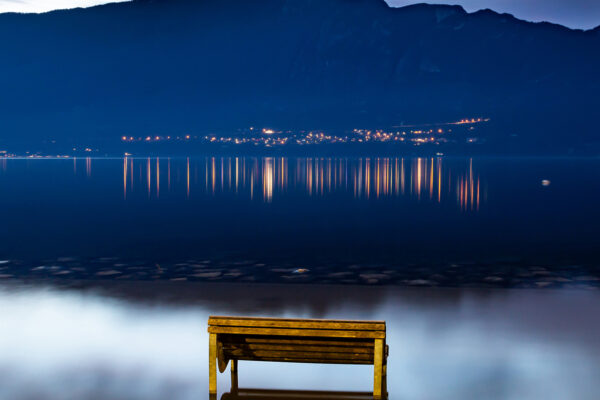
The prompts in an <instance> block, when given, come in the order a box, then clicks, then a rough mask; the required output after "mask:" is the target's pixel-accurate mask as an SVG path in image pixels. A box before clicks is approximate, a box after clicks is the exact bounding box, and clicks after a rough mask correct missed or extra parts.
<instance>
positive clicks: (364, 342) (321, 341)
mask: <svg viewBox="0 0 600 400" xmlns="http://www.w3.org/2000/svg"><path fill="white" fill-rule="evenodd" d="M219 340H221V341H223V343H231V344H261V343H262V344H282V345H317V346H320V345H323V346H348V347H366V348H370V349H371V351H372V349H373V347H374V346H375V344H374V342H373V340H372V339H357V338H331V339H328V338H310V339H305V338H304V339H303V338H293V337H285V336H252V335H247V336H246V335H226V334H223V335H220V336H219Z"/></svg>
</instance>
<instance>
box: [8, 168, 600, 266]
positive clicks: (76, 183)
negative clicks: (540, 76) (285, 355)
mask: <svg viewBox="0 0 600 400" xmlns="http://www.w3.org/2000/svg"><path fill="white" fill-rule="evenodd" d="M598 176H600V160H596V159H501V158H497V159H482V158H479V159H469V158H464V159H461V158H451V159H448V158H442V157H436V158H285V157H279V158H251V157H207V158H177V159H169V158H152V159H150V158H144V159H139V158H124V159H92V158H87V159H66V160H65V159H51V160H39V159H0V192H1V194H2V195H1V196H0V213H1V214H0V215H1V219H2V225H3V229H2V230H0V259H4V260H20V261H23V262H28V263H31V265H32V266H33V267H37V266H40V265H46V264H47V263H48V262H52V263H54V264H56V262H57V260H59V259H60V258H62V259H64V258H69V257H71V258H72V257H79V258H83V259H86V260H91V259H93V258H99V257H104V258H110V257H118V258H121V259H123V258H126V259H130V260H131V259H136V260H140V259H141V260H146V261H148V263H149V265H151V266H152V268H154V265H155V263H156V262H161V263H165V262H178V261H184V260H188V259H196V260H204V259H208V260H215V259H226V260H228V261H232V260H237V261H248V260H252V261H255V262H257V263H271V264H274V265H277V263H281V262H286V263H294V264H295V265H296V266H297V267H298V266H301V267H304V268H308V269H310V267H311V265H312V264H319V263H321V264H328V263H329V264H331V265H333V264H336V265H344V266H349V265H352V264H359V265H362V264H364V263H370V264H373V265H374V264H378V265H384V264H385V265H387V266H392V267H394V266H395V265H406V264H407V263H421V264H428V265H431V264H440V263H441V264H443V263H446V264H451V263H461V262H469V263H492V264H499V263H505V262H516V263H524V264H528V265H536V264H537V265H540V264H561V265H563V266H569V265H596V266H597V265H598V264H599V263H598V257H599V256H600V253H599V250H598V249H599V248H600V235H598V230H597V226H598V224H599V223H600V209H599V208H598V207H597V204H598V203H599V201H600V190H599V189H600V183H599V181H598ZM48 260H51V261H48ZM58 263H60V261H58ZM54 264H52V265H54Z"/></svg>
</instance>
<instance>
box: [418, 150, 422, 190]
mask: <svg viewBox="0 0 600 400" xmlns="http://www.w3.org/2000/svg"><path fill="white" fill-rule="evenodd" d="M421 176H422V171H421V158H417V198H418V199H421Z"/></svg>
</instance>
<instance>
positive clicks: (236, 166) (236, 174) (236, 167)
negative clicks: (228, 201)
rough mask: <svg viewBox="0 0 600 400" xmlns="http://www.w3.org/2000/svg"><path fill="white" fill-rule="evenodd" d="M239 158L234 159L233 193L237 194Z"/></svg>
mask: <svg viewBox="0 0 600 400" xmlns="http://www.w3.org/2000/svg"><path fill="white" fill-rule="evenodd" d="M239 161H240V160H239V158H238V157H236V158H235V192H236V193H237V192H238V185H239V175H240V173H239Z"/></svg>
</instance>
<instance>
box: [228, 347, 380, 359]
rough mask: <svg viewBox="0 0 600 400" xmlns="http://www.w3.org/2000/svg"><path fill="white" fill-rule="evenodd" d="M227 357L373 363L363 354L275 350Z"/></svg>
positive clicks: (235, 352) (230, 353)
mask: <svg viewBox="0 0 600 400" xmlns="http://www.w3.org/2000/svg"><path fill="white" fill-rule="evenodd" d="M226 354H227V356H228V357H230V358H232V359H235V358H238V357H267V358H276V357H282V358H283V357H285V358H306V359H316V360H329V359H336V360H348V361H351V360H365V361H371V362H372V361H373V354H372V353H371V354H364V353H320V352H309V351H277V350H252V351H246V350H242V349H236V350H228V351H227V353H226Z"/></svg>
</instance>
